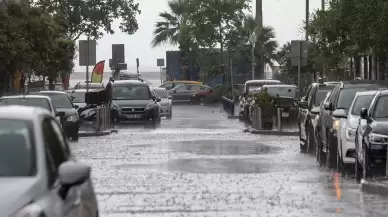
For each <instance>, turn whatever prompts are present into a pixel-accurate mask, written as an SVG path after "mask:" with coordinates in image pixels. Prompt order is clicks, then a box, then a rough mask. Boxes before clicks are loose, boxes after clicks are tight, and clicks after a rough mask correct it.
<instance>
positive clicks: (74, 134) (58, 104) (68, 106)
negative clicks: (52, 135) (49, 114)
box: [31, 91, 80, 141]
mask: <svg viewBox="0 0 388 217" xmlns="http://www.w3.org/2000/svg"><path fill="white" fill-rule="evenodd" d="M31 94H32V95H43V96H48V97H50V98H51V101H52V102H53V104H54V106H55V108H56V110H57V111H59V112H64V113H65V115H64V120H63V130H64V132H65V134H66V136H67V137H68V138H70V139H71V140H73V141H78V139H79V135H78V132H79V127H80V121H79V115H78V112H77V109H78V106H77V105H74V104H73V102H72V100H71V99H70V97H69V96H68V95H67V93H65V92H62V91H40V92H36V93H31Z"/></svg>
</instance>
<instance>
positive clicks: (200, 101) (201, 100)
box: [199, 96, 205, 105]
mask: <svg viewBox="0 0 388 217" xmlns="http://www.w3.org/2000/svg"><path fill="white" fill-rule="evenodd" d="M199 105H205V99H204V98H203V96H202V97H201V98H200V99H199Z"/></svg>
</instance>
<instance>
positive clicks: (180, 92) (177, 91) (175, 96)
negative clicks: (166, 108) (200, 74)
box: [171, 84, 189, 102]
mask: <svg viewBox="0 0 388 217" xmlns="http://www.w3.org/2000/svg"><path fill="white" fill-rule="evenodd" d="M188 91H189V90H188V85H186V84H181V85H179V86H177V87H176V88H174V89H173V91H172V93H171V95H172V101H175V102H182V101H184V100H185V99H186V95H187V93H188Z"/></svg>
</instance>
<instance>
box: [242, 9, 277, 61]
mask: <svg viewBox="0 0 388 217" xmlns="http://www.w3.org/2000/svg"><path fill="white" fill-rule="evenodd" d="M252 32H255V33H256V35H257V42H256V48H257V49H256V51H255V53H256V58H257V57H261V56H262V58H263V62H264V63H267V64H269V65H270V66H271V67H272V66H273V61H274V60H276V50H277V48H278V46H279V44H278V42H277V41H276V40H275V37H276V34H275V30H274V29H273V28H272V27H271V26H263V27H262V28H260V25H258V24H257V22H256V20H255V19H254V18H253V16H251V15H247V16H246V17H245V20H244V26H243V34H244V36H245V37H244V44H248V43H249V36H250V35H251V33H252Z"/></svg>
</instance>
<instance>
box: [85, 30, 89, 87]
mask: <svg viewBox="0 0 388 217" xmlns="http://www.w3.org/2000/svg"><path fill="white" fill-rule="evenodd" d="M87 42H88V51H87V57H86V92H89V58H90V39H89V36H88V39H87Z"/></svg>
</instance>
